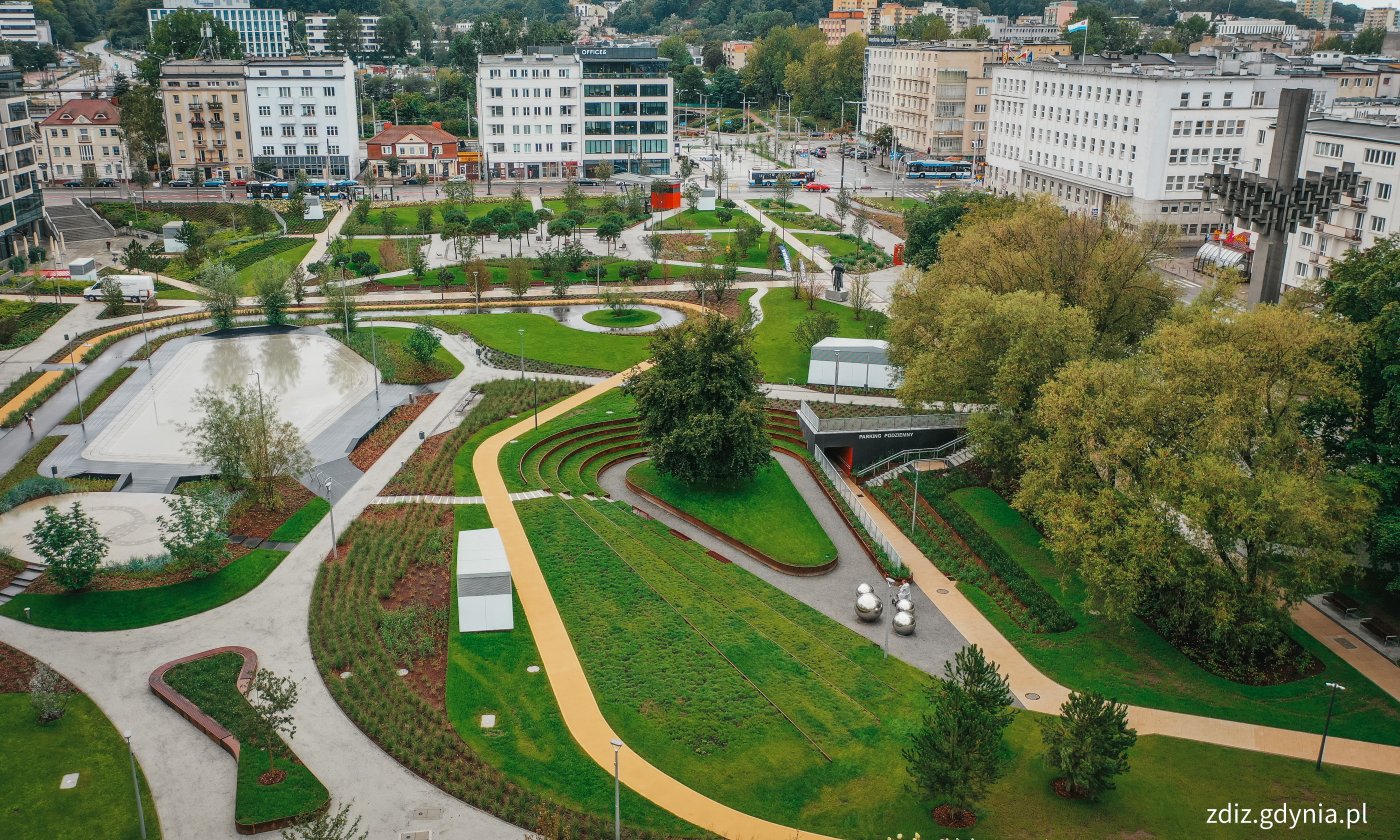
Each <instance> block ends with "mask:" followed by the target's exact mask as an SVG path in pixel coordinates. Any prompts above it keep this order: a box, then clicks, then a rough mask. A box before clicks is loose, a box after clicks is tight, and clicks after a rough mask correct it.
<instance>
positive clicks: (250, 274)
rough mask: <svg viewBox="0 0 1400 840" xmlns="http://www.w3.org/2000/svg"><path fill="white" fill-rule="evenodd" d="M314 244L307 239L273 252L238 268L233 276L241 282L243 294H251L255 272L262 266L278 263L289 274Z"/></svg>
mask: <svg viewBox="0 0 1400 840" xmlns="http://www.w3.org/2000/svg"><path fill="white" fill-rule="evenodd" d="M314 244H315V241H314V240H311V239H308V240H306V242H304V243H303V244H301V245H298V246H296V247H295V248H291V249H288V250H286V251H283V252H281V253H280V254H273V255H272V256H270V257H264V258H262V259H260V260H258V261H257V262H255V263H253V264H252V265H250V266H248V267H247V268H242V269H239V270H238V273H237V274H236V275H234V276H236V277H237V278H238V280H239V282H240V283H242V284H243V292H244V294H250V295H251V294H253V288H252V287H253V278H254V277H255V276H257V272H259V271H261V270H262V267H263V266H267V265H280V266H282V267H283V269H284V270H285V271H286V273H288V274H290V273H291V271H292V269H294V268H296V267H297V266H298V265H300V264H301V261H302V260H304V259H306V255H307V254H308V253H310V252H311V246H312V245H314Z"/></svg>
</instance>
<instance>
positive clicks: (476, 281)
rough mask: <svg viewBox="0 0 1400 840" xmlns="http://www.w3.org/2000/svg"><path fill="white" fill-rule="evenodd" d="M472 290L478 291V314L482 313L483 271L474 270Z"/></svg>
mask: <svg viewBox="0 0 1400 840" xmlns="http://www.w3.org/2000/svg"><path fill="white" fill-rule="evenodd" d="M472 291H474V292H476V314H478V315H480V314H481V272H480V271H473V272H472Z"/></svg>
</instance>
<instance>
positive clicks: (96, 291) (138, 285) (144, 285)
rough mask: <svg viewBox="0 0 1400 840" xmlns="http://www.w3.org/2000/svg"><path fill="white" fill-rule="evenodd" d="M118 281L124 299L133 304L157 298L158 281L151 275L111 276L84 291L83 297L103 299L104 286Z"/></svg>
mask: <svg viewBox="0 0 1400 840" xmlns="http://www.w3.org/2000/svg"><path fill="white" fill-rule="evenodd" d="M108 280H113V281H116V283H117V284H118V285H120V286H121V287H122V297H124V298H126V299H127V300H129V301H131V302H132V303H140V302H141V301H143V300H150V299H151V298H153V297H155V296H156V279H155V278H154V277H152V276H150V275H149V274H110V275H108V276H106V277H103V278H102V279H101V280H98V281H97V282H96V283H93V284H92V285H91V286H88V287H87V288H86V289H83V297H84V298H86V299H88V300H101V299H102V284H103V283H105V282H107V281H108Z"/></svg>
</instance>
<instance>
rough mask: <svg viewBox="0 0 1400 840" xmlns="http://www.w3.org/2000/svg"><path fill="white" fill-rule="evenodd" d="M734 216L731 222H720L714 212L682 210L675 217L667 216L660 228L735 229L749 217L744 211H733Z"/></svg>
mask: <svg viewBox="0 0 1400 840" xmlns="http://www.w3.org/2000/svg"><path fill="white" fill-rule="evenodd" d="M730 212H731V213H733V214H734V215H733V216H732V217H731V218H730V219H729V221H727V222H725V221H720V219H719V217H718V216H716V215H715V211H713V210H682V211H681V212H679V213H677V214H676V215H674V216H667V217H666V219H665V220H664V221H662V223H661V225H660V226H659V228H658V229H659V230H706V229H710V228H728V229H731V230H732V229H733V228H734V226H735V223H736V222H737V221H738V220H739V219H740V218H742V217H746V216H748V214H747V213H745V212H744V211H742V210H731V211H730Z"/></svg>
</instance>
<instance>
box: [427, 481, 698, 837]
mask: <svg viewBox="0 0 1400 840" xmlns="http://www.w3.org/2000/svg"><path fill="white" fill-rule="evenodd" d="M457 514H458V515H457V523H456V524H457V527H458V528H459V529H466V528H489V527H491V522H490V519H489V518H488V517H487V516H486V508H485V506H483V505H472V506H464V507H459V508H457ZM454 586H455V583H454ZM512 600H513V602H514V605H515V629H514V630H512V631H510V632H509V633H457V632H453V631H450V632H449V633H448V642H447V715H448V717H449V718H450V719H451V721H452V725H453V727H454V728H455V729H456V730H457V734H458V735H460V736H461V738H462V740H463V741H465V742H466V743H467V744H468V746H470V747H471V749H472V751H473V752H475V753H476V754H477V755H479V756H480V757H481V758H482V760H484V761H486V762H487V763H488V764H490V765H491V766H492V767H496V768H499V769H500V770H501V772H503V773H505V774H506V775H507V776H508V777H510V778H511V779H512V780H513V781H514V782H515V783H516V784H519V785H522V786H523V787H526V788H528V789H530V790H533V791H535V792H537V793H538V794H539V795H540V796H542V797H544V798H546V799H549V800H553V801H555V802H559V803H561V804H564V805H568V806H569V807H571V808H576V809H578V810H580V811H587V812H589V813H593V814H598V815H610V814H611V813H612V807H613V801H612V778H611V774H609V773H608V772H607V771H605V770H603V769H602V768H601V767H599V766H598V765H597V764H595V763H594V762H593V760H592V759H591V758H589V757H588V756H587V754H585V753H584V752H583V750H582V749H581V748H580V747H579V745H578V742H576V741H575V740H574V739H573V736H572V735H570V734H569V730H568V728H567V727H565V725H564V721H563V718H562V717H561V715H560V712H559V704H558V701H556V700H555V698H554V692H553V691H551V690H550V687H549V677H548V676H546V675H545V673H544V672H543V671H540V672H538V673H534V674H531V673H529V672H528V671H526V670H525V669H526V668H528V667H529V666H531V665H539V664H540V655H539V651H538V650H537V649H536V648H535V638H534V635H533V634H532V633H531V632H530V624H529V622H528V621H527V620H526V619H525V611H524V609H523V608H522V607H521V606H520V600H519V598H513V599H512ZM450 626H451V627H452V628H453V630H454V631H455V628H456V627H457V599H456V597H455V595H454V597H453V598H452V618H451V625H450ZM483 714H494V715H495V716H496V726H495V728H494V729H482V728H481V716H482V715H483ZM622 810H623V813H624V814H626V815H627V817H626V822H627V824H628V825H629V826H632V827H642V828H648V829H652V830H655V831H662V832H667V833H669V834H673V835H677V834H689V833H690V832H693V831H694V828H693V827H691V826H688V825H687V824H686V823H684V822H683V821H681V820H680V819H678V818H677V817H675V816H673V815H672V814H670V813H668V812H666V811H664V810H662V809H661V808H659V807H657V806H656V805H653V804H652V803H651V802H650V801H649V800H647V799H643V798H642V797H641V796H639V795H637V794H636V793H634V792H632V790H631V789H629V788H627V787H625V786H624V787H623V789H622Z"/></svg>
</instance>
